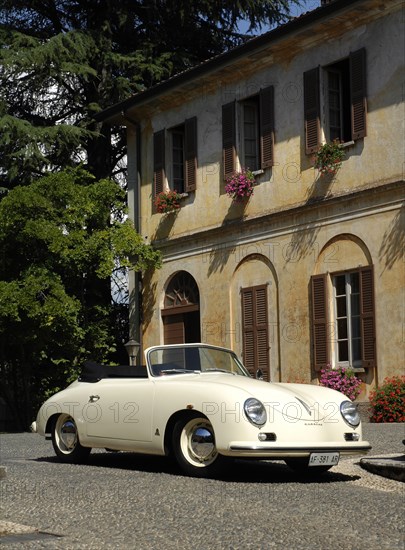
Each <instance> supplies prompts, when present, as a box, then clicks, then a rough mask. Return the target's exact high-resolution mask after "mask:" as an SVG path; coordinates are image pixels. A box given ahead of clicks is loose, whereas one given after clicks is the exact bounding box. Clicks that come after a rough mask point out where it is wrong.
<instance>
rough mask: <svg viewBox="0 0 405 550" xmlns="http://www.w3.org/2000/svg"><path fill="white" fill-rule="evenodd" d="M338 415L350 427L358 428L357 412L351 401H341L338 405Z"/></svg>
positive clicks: (358, 418) (358, 416) (358, 417)
mask: <svg viewBox="0 0 405 550" xmlns="http://www.w3.org/2000/svg"><path fill="white" fill-rule="evenodd" d="M340 414H341V415H342V416H343V418H344V420H345V421H346V422H347V423H348V424H349V425H350V426H358V425H359V424H360V415H359V412H358V410H357V407H356V405H355V404H354V403H352V402H351V401H343V403H342V404H341V405H340Z"/></svg>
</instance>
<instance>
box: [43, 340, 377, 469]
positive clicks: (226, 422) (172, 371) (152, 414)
mask: <svg viewBox="0 0 405 550" xmlns="http://www.w3.org/2000/svg"><path fill="white" fill-rule="evenodd" d="M145 355H146V367H127V366H125V367H107V366H103V365H98V364H95V363H88V364H86V365H85V368H84V370H83V372H82V374H81V376H80V377H79V379H78V380H76V381H75V382H73V383H72V384H71V385H70V386H69V387H68V388H66V389H65V390H63V391H61V392H59V393H57V394H56V395H54V396H53V397H51V398H50V399H48V401H46V402H45V403H44V404H43V405H42V407H41V409H40V410H39V413H38V416H37V420H36V422H34V423H33V426H32V429H33V431H36V432H38V433H39V434H41V435H43V436H45V437H46V438H47V439H52V443H53V447H54V449H55V453H56V455H57V456H58V457H59V459H60V460H62V461H63V462H79V461H83V460H84V459H86V457H87V456H88V454H89V453H90V450H91V448H107V449H109V450H117V451H131V452H136V453H146V454H153V455H171V456H173V457H174V458H175V459H176V461H177V463H178V465H179V466H180V467H181V469H182V470H183V471H184V472H185V473H187V474H189V475H193V476H199V477H205V476H209V475H212V474H213V473H214V472H217V471H218V470H219V469H220V468H221V466H222V465H223V464H224V462H225V461H226V460H227V459H228V458H229V457H233V458H248V459H271V460H278V459H280V460H284V461H285V462H286V463H287V464H288V466H290V467H291V468H293V469H296V470H300V471H308V472H311V473H320V472H324V471H326V470H328V469H329V468H331V467H332V466H334V465H336V464H337V463H338V461H339V458H340V456H342V455H349V454H365V453H367V452H368V451H369V450H370V448H371V447H370V445H369V443H368V442H367V441H363V439H362V430H361V423H360V416H359V413H358V412H357V409H356V405H355V404H353V403H352V402H351V401H349V400H348V399H347V398H346V397H345V396H344V395H343V394H341V393H339V392H337V391H334V390H331V389H327V388H323V387H319V386H314V385H305V384H282V383H268V382H264V381H262V380H256V379H253V378H252V377H251V376H250V374H249V373H248V372H247V370H246V369H245V367H244V366H243V365H242V363H241V362H240V361H239V359H238V357H237V356H236V355H235V353H233V352H232V351H230V350H228V349H225V348H221V347H217V346H211V345H206V344H182V345H170V346H169V345H166V346H154V347H151V348H148V349H147V350H146V352H145Z"/></svg>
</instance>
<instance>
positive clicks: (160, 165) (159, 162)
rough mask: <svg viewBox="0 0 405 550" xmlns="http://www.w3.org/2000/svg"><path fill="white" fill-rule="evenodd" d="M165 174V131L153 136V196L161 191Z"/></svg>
mask: <svg viewBox="0 0 405 550" xmlns="http://www.w3.org/2000/svg"><path fill="white" fill-rule="evenodd" d="M164 173H165V131H164V130H160V131H159V132H156V133H155V134H153V191H154V196H156V195H158V194H159V193H161V192H162V191H163V181H164Z"/></svg>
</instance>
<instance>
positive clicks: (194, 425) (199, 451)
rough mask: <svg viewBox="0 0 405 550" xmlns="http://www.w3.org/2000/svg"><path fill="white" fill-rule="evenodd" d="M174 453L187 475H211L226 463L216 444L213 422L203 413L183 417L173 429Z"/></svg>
mask: <svg viewBox="0 0 405 550" xmlns="http://www.w3.org/2000/svg"><path fill="white" fill-rule="evenodd" d="M172 445H173V453H174V457H175V459H176V461H177V464H178V465H179V466H180V468H181V469H182V470H183V472H185V473H186V474H187V475H190V476H193V477H210V476H212V475H214V474H217V473H219V472H220V471H221V469H222V467H223V464H224V461H225V459H224V457H222V456H221V455H220V454H219V453H218V451H217V449H216V446H215V434H214V429H213V427H212V425H211V422H210V421H209V420H208V419H207V418H205V417H204V416H202V415H193V416H190V415H188V416H186V417H183V418H181V419H180V420H179V421H178V422H177V423H176V424H175V426H174V430H173V438H172Z"/></svg>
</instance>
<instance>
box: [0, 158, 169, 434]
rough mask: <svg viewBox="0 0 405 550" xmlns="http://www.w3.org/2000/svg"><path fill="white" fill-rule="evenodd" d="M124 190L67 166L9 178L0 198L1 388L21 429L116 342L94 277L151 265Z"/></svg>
mask: <svg viewBox="0 0 405 550" xmlns="http://www.w3.org/2000/svg"><path fill="white" fill-rule="evenodd" d="M123 194H124V191H123V190H122V189H120V188H119V187H118V186H117V185H116V184H115V182H113V181H111V180H101V181H95V179H94V177H92V176H90V175H89V174H88V173H86V172H84V171H83V170H81V169H75V170H67V171H64V172H60V173H56V174H50V175H47V176H44V177H42V178H39V179H38V180H37V181H35V182H34V183H32V184H31V185H28V186H24V187H22V186H17V187H15V188H14V189H13V190H11V191H10V192H9V193H8V195H7V196H6V197H5V198H4V199H3V200H2V201H1V202H0V250H1V254H2V257H1V262H0V388H1V390H0V392H1V393H0V396H2V397H3V399H5V400H6V402H7V403H8V404H9V405H10V406H11V407H14V411H13V412H14V415H13V416H15V417H16V418H18V421H19V427H20V428H23V427H27V426H28V424H29V421H30V420H32V413H33V410H34V409H33V407H34V408H35V406H36V405H38V401H41V400H43V399H44V397H46V394H47V392H48V391H55V390H56V389H58V387H59V386H62V385H64V384H65V383H66V380H68V379H69V377H71V376H73V375H74V374H76V373H77V370H78V369H79V368H80V367H81V365H82V363H83V361H84V360H86V359H87V358H89V356H90V357H91V358H92V359H95V360H99V361H102V360H105V359H106V358H107V357H111V354H112V352H114V351H116V350H115V342H114V338H113V330H112V323H111V317H110V316H111V308H110V307H109V305H104V301H103V300H102V299H98V298H97V293H95V292H94V289H92V288H91V286H93V285H94V282H95V281H101V282H102V281H104V280H109V278H110V277H111V274H112V273H113V272H114V271H115V270H116V269H118V266H120V267H121V268H123V267H124V268H125V267H127V268H132V269H135V270H137V271H142V270H144V269H146V268H148V267H157V266H159V262H160V255H159V253H158V252H157V251H155V250H154V249H153V248H151V246H150V245H146V244H144V243H143V241H142V238H141V237H140V236H139V235H138V233H136V231H135V230H134V228H133V227H132V223H131V222H130V221H129V219H125V218H124V215H125V213H124V212H123V210H122V195H123ZM106 217H108V218H109V223H108V225H105V224H104V225H102V224H100V220H102V221H104V219H105V218H106Z"/></svg>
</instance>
